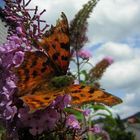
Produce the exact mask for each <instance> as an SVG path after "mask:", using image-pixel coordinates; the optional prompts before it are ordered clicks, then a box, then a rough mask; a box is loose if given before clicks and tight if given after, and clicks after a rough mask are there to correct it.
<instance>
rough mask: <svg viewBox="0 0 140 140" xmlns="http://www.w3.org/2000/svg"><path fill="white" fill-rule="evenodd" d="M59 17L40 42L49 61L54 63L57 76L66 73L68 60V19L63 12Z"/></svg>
mask: <svg viewBox="0 0 140 140" xmlns="http://www.w3.org/2000/svg"><path fill="white" fill-rule="evenodd" d="M61 18H62V19H61V20H58V22H57V24H56V26H55V27H53V26H52V27H51V29H50V30H49V31H48V33H47V35H46V36H45V37H44V38H43V39H42V40H41V42H40V46H41V47H43V49H44V50H45V51H46V53H47V55H48V57H49V59H50V60H51V62H52V63H53V64H55V66H56V68H55V69H56V71H57V76H59V75H64V74H66V72H67V70H68V66H69V60H70V38H69V27H68V21H67V18H66V16H65V14H64V13H62V14H61Z"/></svg>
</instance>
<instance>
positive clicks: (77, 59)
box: [76, 47, 80, 83]
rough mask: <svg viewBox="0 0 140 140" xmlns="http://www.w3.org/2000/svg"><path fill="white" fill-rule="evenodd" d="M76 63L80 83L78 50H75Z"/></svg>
mask: <svg viewBox="0 0 140 140" xmlns="http://www.w3.org/2000/svg"><path fill="white" fill-rule="evenodd" d="M76 48H77V47H76ZM76 61H77V63H76V65H77V74H78V82H79V83H80V62H79V57H78V49H76Z"/></svg>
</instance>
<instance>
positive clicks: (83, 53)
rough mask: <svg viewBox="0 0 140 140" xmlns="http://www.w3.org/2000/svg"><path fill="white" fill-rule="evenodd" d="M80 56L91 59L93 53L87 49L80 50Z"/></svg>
mask: <svg viewBox="0 0 140 140" xmlns="http://www.w3.org/2000/svg"><path fill="white" fill-rule="evenodd" d="M78 56H79V57H80V58H82V59H89V58H91V57H92V54H91V53H90V52H89V51H87V50H80V51H79V52H78Z"/></svg>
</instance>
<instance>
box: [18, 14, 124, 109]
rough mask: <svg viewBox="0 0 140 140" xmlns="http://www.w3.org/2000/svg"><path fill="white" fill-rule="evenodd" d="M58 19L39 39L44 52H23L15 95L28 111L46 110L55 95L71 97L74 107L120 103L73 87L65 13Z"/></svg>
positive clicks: (98, 91)
mask: <svg viewBox="0 0 140 140" xmlns="http://www.w3.org/2000/svg"><path fill="white" fill-rule="evenodd" d="M61 18H62V19H61V20H59V21H58V22H57V24H56V26H55V27H51V29H50V30H49V32H47V33H46V36H45V37H44V38H43V39H42V40H41V42H40V46H41V47H42V48H43V49H44V52H42V51H34V52H26V54H25V59H24V62H23V63H22V65H21V66H20V67H19V68H17V69H16V74H17V76H18V78H19V79H18V82H17V86H18V96H20V97H21V99H22V100H23V101H24V102H25V103H26V104H27V105H28V106H29V107H30V109H31V110H36V109H41V108H44V107H47V106H48V105H50V104H51V103H52V101H53V100H54V99H55V98H56V97H57V96H59V95H64V94H70V95H71V97H72V102H71V104H73V105H79V104H83V103H90V102H100V103H104V104H106V105H109V106H112V105H115V104H119V103H121V102H122V101H121V99H119V98H118V97H115V96H113V95H111V94H109V93H107V92H105V91H102V90H101V89H95V88H93V87H90V86H83V85H73V84H72V81H73V80H72V78H71V77H70V76H67V75H66V74H67V70H68V66H69V62H70V57H71V56H70V38H69V28H68V22H67V18H66V16H65V14H64V13H62V15H61Z"/></svg>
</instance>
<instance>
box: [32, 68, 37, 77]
mask: <svg viewBox="0 0 140 140" xmlns="http://www.w3.org/2000/svg"><path fill="white" fill-rule="evenodd" d="M37 75H38V72H37V71H36V70H34V71H33V73H32V76H33V78H35V77H36V76H37Z"/></svg>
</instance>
